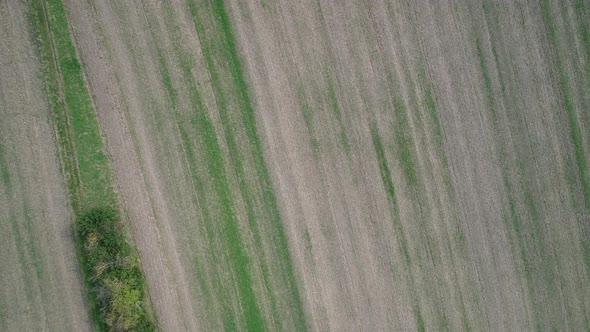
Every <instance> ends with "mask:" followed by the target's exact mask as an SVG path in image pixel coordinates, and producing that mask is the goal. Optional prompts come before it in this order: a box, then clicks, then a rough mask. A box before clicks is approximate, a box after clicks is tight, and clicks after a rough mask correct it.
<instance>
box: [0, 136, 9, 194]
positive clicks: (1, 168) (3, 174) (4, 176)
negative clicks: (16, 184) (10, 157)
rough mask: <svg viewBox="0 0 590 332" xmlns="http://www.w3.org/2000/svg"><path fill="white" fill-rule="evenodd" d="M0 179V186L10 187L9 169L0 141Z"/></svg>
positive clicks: (6, 188)
mask: <svg viewBox="0 0 590 332" xmlns="http://www.w3.org/2000/svg"><path fill="white" fill-rule="evenodd" d="M0 181H1V183H2V188H3V189H4V190H8V188H9V187H10V171H9V170H8V162H7V161H6V152H5V150H4V145H2V143H0Z"/></svg>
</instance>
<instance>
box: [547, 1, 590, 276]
mask: <svg viewBox="0 0 590 332" xmlns="http://www.w3.org/2000/svg"><path fill="white" fill-rule="evenodd" d="M581 7H582V9H583V10H584V12H585V6H584V4H581ZM577 9H580V3H579V2H578V7H577ZM542 11H543V19H544V21H545V27H546V29H547V37H548V39H549V42H550V45H551V47H552V49H553V52H554V55H555V64H556V68H557V72H558V76H559V88H560V89H561V95H562V99H563V107H564V109H565V111H566V114H567V118H568V122H569V127H570V138H571V141H572V143H573V145H574V159H575V164H576V166H577V171H578V175H579V179H580V183H581V187H582V188H581V189H582V195H583V198H584V205H585V208H586V211H588V210H590V173H589V172H588V164H587V160H586V155H585V152H584V145H583V141H582V129H581V128H580V126H579V124H578V119H577V116H576V112H575V109H574V102H573V97H572V94H571V92H570V89H569V79H568V77H567V75H566V73H565V68H564V63H563V60H562V58H561V57H562V55H561V51H562V50H560V48H559V45H558V40H557V31H556V27H555V22H554V21H553V16H552V14H551V1H550V0H544V1H543V3H542ZM582 25H583V26H584V24H582ZM584 31H586V32H585V33H586V34H588V31H587V30H584V29H583V30H582V33H583V34H584ZM583 41H584V39H583ZM585 49H586V51H587V54H590V51H588V49H589V45H588V44H587V43H586V44H585ZM587 60H590V58H589V59H587ZM568 182H569V181H568ZM571 192H572V194H573V195H576V193H577V190H575V187H572V189H571ZM581 227H582V229H584V230H587V228H588V227H587V226H586V225H585V224H583V223H582V224H581ZM580 241H581V243H580V245H581V247H582V250H583V254H584V257H585V258H588V257H590V245H588V244H587V239H584V238H582V239H581V240H580ZM584 261H585V265H586V271H588V272H589V273H590V259H585V260H584Z"/></svg>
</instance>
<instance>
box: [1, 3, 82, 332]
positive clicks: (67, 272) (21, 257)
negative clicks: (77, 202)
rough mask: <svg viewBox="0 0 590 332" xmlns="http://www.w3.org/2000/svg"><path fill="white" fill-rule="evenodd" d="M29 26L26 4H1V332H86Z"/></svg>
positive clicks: (47, 112)
mask: <svg viewBox="0 0 590 332" xmlns="http://www.w3.org/2000/svg"><path fill="white" fill-rule="evenodd" d="M31 29H32V28H31V27H30V25H29V21H28V17H27V12H26V5H25V4H24V3H22V2H19V1H2V2H0V45H2V46H1V47H0V119H1V120H0V266H1V268H0V330H2V331H88V330H91V324H90V317H89V310H88V307H87V305H86V302H85V295H84V289H83V286H82V277H81V274H80V272H79V270H78V264H77V260H76V256H75V253H74V242H73V238H72V222H73V220H72V218H73V217H72V211H71V207H70V205H69V200H68V197H67V189H66V187H65V181H64V179H63V177H62V175H61V170H60V165H59V162H58V159H57V151H56V141H55V137H54V133H53V126H52V124H51V122H50V112H51V111H50V108H49V105H48V103H47V99H46V95H45V87H44V83H43V81H42V80H41V78H42V70H41V64H40V62H39V60H38V57H37V54H36V51H35V45H34V37H33V35H32V31H31Z"/></svg>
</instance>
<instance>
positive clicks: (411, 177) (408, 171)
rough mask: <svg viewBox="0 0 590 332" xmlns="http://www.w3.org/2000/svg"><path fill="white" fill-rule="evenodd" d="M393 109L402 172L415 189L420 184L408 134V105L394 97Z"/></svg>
mask: <svg viewBox="0 0 590 332" xmlns="http://www.w3.org/2000/svg"><path fill="white" fill-rule="evenodd" d="M393 108H394V111H395V114H396V138H397V139H396V142H397V148H398V151H397V153H398V156H399V158H400V162H401V165H402V170H403V172H404V175H405V177H406V180H407V181H408V184H409V185H410V186H411V187H415V186H416V184H417V182H418V175H417V174H416V165H414V159H413V156H412V148H411V145H412V140H411V138H410V135H409V133H408V128H409V123H408V114H407V111H406V105H404V101H403V100H402V99H401V98H400V97H397V96H396V97H394V99H393Z"/></svg>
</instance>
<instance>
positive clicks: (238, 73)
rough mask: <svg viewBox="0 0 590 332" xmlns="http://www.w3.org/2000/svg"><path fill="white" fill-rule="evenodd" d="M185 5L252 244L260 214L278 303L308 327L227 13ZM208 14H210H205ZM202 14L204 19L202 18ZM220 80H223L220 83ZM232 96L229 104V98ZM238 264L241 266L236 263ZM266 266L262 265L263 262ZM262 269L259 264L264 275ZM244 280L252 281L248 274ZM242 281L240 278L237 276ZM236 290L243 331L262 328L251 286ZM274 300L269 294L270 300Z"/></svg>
mask: <svg viewBox="0 0 590 332" xmlns="http://www.w3.org/2000/svg"><path fill="white" fill-rule="evenodd" d="M189 7H190V10H191V14H192V16H193V19H194V23H195V28H196V30H197V34H198V35H199V38H200V42H201V48H202V51H203V56H204V59H205V62H206V64H207V67H208V69H209V72H210V75H211V86H212V88H213V92H214V94H215V98H216V102H217V106H218V110H219V115H220V119H221V122H222V124H223V126H224V130H223V131H224V138H225V141H226V143H227V146H228V148H229V155H230V162H231V164H232V165H233V169H234V171H235V172H236V175H237V178H238V185H239V189H240V194H241V196H242V198H243V200H244V203H245V207H246V213H247V220H248V224H249V226H250V228H251V230H252V232H253V234H254V237H255V240H256V242H258V241H259V240H260V235H257V234H259V231H258V225H257V223H258V222H260V220H263V218H257V215H259V216H260V214H261V213H264V215H265V216H266V217H267V218H264V219H266V220H268V222H270V226H271V228H272V232H269V233H268V235H269V236H270V238H268V239H266V241H271V242H272V244H273V246H274V248H275V252H274V254H275V255H277V256H278V257H279V259H277V260H276V264H273V265H276V266H273V267H272V269H273V271H275V273H273V275H274V276H275V277H276V278H280V279H281V282H282V283H283V285H284V289H287V290H288V293H287V297H285V298H283V299H281V301H288V302H289V305H290V308H291V309H292V312H291V314H292V318H291V319H292V321H293V322H294V323H295V327H296V329H297V330H298V331H304V330H306V329H307V324H306V322H305V316H304V310H303V305H302V302H301V298H300V295H299V290H298V286H297V283H296V281H295V276H294V273H293V267H292V261H291V257H290V254H289V251H288V244H287V238H286V235H285V232H284V229H283V224H282V221H281V218H280V213H279V210H278V203H277V200H276V197H275V195H274V192H273V190H272V185H271V182H270V179H269V174H268V170H267V168H266V164H265V162H264V158H263V153H262V144H261V142H260V138H259V136H258V132H257V126H256V118H255V111H254V108H253V106H252V102H251V100H250V96H249V92H248V88H247V85H246V81H245V78H244V74H243V70H242V67H241V63H240V60H239V57H238V51H237V47H236V45H235V37H234V34H233V30H232V27H231V22H230V19H229V16H228V14H227V12H226V9H225V5H224V3H223V1H222V0H215V1H211V2H209V3H208V4H206V5H203V6H199V7H198V6H197V4H196V3H195V1H193V0H191V1H189ZM207 11H208V13H207ZM206 15H209V16H210V17H212V18H213V20H212V21H209V22H207V23H208V24H207V25H205V24H203V21H202V20H203V18H205V19H207V18H210V17H207V16H206ZM203 16H205V17H203ZM222 78H223V79H222ZM232 98H233V100H232ZM231 101H233V102H235V103H237V105H236V107H237V109H234V108H233V107H232V106H231ZM236 121H237V122H238V123H240V124H241V125H242V126H243V128H244V130H245V133H246V137H247V141H246V142H240V143H242V144H243V146H241V147H239V146H238V138H237V135H236V134H235V133H234V131H235V130H234V129H233V128H232V126H231V123H234V122H236ZM243 148H245V149H246V150H247V151H248V154H249V155H250V156H251V158H252V159H253V162H254V168H255V170H256V177H257V181H258V186H259V187H258V188H260V189H258V188H255V187H253V186H252V185H251V184H250V183H249V181H248V179H247V176H246V170H245V167H244V164H243V161H242V160H241V158H240V155H242V154H243V152H241V151H243ZM256 190H259V191H261V194H262V199H263V202H264V204H262V205H260V204H257V202H256V199H255V197H254V195H253V192H254V191H256ZM236 263H237V264H238V266H239V264H240V263H239V262H236ZM263 264H264V263H263ZM268 268H269V267H266V266H265V265H263V266H262V269H263V275H265V274H267V273H265V271H264V270H265V269H268ZM244 272H245V273H251V272H250V271H249V269H245V271H244ZM243 277H244V278H245V279H244V280H250V282H251V278H249V277H247V276H246V275H244V276H243ZM238 279H241V276H238ZM239 287H240V302H241V303H242V308H244V309H245V310H247V312H245V313H244V314H245V315H246V317H245V318H246V329H247V330H265V329H266V327H265V325H264V321H263V320H262V314H261V313H260V309H259V307H258V306H248V307H245V304H246V303H253V304H254V303H257V302H258V301H257V299H256V298H255V296H256V294H254V292H253V291H250V290H248V289H249V288H251V287H252V285H247V284H246V283H242V282H239ZM273 296H275V295H274V294H271V297H273Z"/></svg>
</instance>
